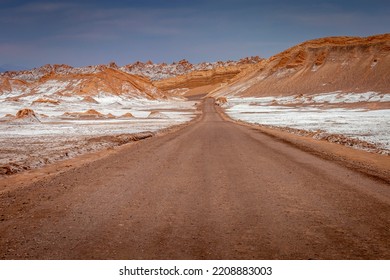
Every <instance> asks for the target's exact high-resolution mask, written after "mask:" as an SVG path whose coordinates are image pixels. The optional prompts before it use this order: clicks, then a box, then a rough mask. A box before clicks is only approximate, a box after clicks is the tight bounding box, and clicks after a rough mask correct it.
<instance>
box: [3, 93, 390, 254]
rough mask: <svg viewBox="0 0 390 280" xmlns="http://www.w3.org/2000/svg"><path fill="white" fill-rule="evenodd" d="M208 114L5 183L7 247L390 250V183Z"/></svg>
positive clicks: (61, 250) (55, 250) (42, 250)
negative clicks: (52, 172) (54, 171)
mask: <svg viewBox="0 0 390 280" xmlns="http://www.w3.org/2000/svg"><path fill="white" fill-rule="evenodd" d="M203 112H204V113H203V115H202V118H201V120H199V121H198V122H195V123H193V124H191V125H189V126H187V127H185V128H184V129H181V130H180V131H177V132H174V133H171V134H167V135H165V136H162V137H153V138H150V139H147V140H144V141H142V142H139V143H136V144H134V145H131V146H129V147H127V148H125V149H123V150H122V152H121V153H120V154H116V155H109V156H108V157H105V158H103V159H101V160H98V161H95V162H92V163H89V164H85V165H84V166H82V167H80V168H76V169H74V170H69V171H67V172H65V173H63V174H60V175H57V176H54V177H49V178H48V179H45V180H42V181H40V182H36V183H31V184H28V185H25V186H23V187H19V188H14V189H12V190H10V191H9V192H3V193H2V194H1V196H0V208H1V209H0V257H1V258H3V259H15V258H16V259H24V258H26V259H361V258H363V259H390V242H389V240H390V187H389V185H388V184H386V183H383V182H381V181H375V180H374V179H371V178H369V177H366V176H364V175H363V174H360V173H357V172H355V171H352V170H350V169H347V168H345V167H342V166H341V165H339V164H336V163H333V162H331V161H327V160H324V159H321V158H319V157H317V156H314V155H311V154H309V153H306V152H303V151H301V150H299V149H297V148H295V147H293V146H291V145H288V144H286V143H284V142H282V141H277V140H275V139H273V138H271V137H269V136H267V135H264V134H262V133H259V132H258V131H256V130H254V129H251V128H249V127H245V126H240V125H237V124H234V123H231V122H228V121H224V120H223V119H222V118H221V117H220V116H219V114H218V113H217V112H216V111H215V108H214V106H213V102H212V100H207V101H206V102H205V104H204V106H203Z"/></svg>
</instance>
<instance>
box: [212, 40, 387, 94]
mask: <svg viewBox="0 0 390 280" xmlns="http://www.w3.org/2000/svg"><path fill="white" fill-rule="evenodd" d="M389 69H390V34H383V35H376V36H371V37H367V38H360V37H328V38H321V39H316V40H311V41H307V42H304V43H302V44H299V45H297V46H294V47H292V48H289V49H287V50H285V51H283V52H281V53H279V54H277V55H275V56H273V57H271V58H269V59H267V60H263V61H262V62H261V63H259V64H257V65H255V67H253V68H252V69H248V70H247V71H243V72H242V73H240V74H239V75H237V76H236V77H235V78H234V79H233V80H232V81H231V82H230V83H229V84H228V85H226V86H223V87H221V88H220V89H218V90H216V91H214V92H213V93H212V95H214V96H220V95H236V96H270V95H294V94H313V93H324V92H333V91H343V92H367V91H375V92H381V93H388V92H389V88H390V75H389Z"/></svg>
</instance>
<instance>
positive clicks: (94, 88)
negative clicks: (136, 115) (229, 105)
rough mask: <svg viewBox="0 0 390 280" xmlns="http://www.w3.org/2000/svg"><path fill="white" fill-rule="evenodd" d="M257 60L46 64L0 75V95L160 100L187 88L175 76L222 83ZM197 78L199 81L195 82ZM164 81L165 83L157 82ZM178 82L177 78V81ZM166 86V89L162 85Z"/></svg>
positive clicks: (256, 58)
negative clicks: (119, 96)
mask: <svg viewBox="0 0 390 280" xmlns="http://www.w3.org/2000/svg"><path fill="white" fill-rule="evenodd" d="M258 61H260V59H259V58H258V57H253V58H245V59H242V60H240V61H227V62H221V61H219V62H214V63H199V64H191V63H190V62H188V61H186V60H181V61H179V62H177V63H176V62H174V63H172V64H166V63H161V64H154V63H152V62H151V61H148V62H146V63H142V62H136V63H134V64H129V65H126V66H123V67H118V66H117V65H116V64H115V63H110V64H108V65H96V66H87V67H78V68H75V67H71V66H68V65H63V64H62V65H50V64H48V65H44V66H42V67H39V68H34V69H32V70H25V71H8V72H5V73H0V95H3V97H4V96H6V98H8V99H10V98H11V99H14V100H17V99H18V98H20V97H26V96H35V95H37V97H39V98H43V97H45V98H48V97H50V98H54V99H56V96H62V97H63V96H68V97H71V96H83V97H85V98H86V99H87V100H92V99H91V97H93V96H95V95H99V94H106V95H125V96H127V97H144V98H149V99H159V98H165V97H167V95H168V97H169V95H172V94H173V93H172V92H169V93H168V92H166V90H168V89H172V88H177V87H183V86H186V84H185V83H182V82H179V83H178V84H177V85H176V84H174V85H173V86H172V82H171V81H170V79H175V78H176V77H177V76H180V75H188V74H189V73H196V74H194V77H195V80H197V81H195V82H192V84H199V83H201V84H208V83H214V82H215V81H216V80H217V81H220V80H221V77H219V76H223V78H222V80H223V81H226V80H228V79H230V78H232V77H234V76H235V75H236V74H238V73H239V72H240V71H239V69H240V68H242V67H243V65H250V64H254V63H256V62H258ZM210 71H211V72H210ZM199 73H200V74H199ZM203 76H204V77H203ZM196 77H198V78H196ZM199 77H200V80H202V81H201V82H199V81H198V80H199ZM164 79H167V80H168V81H167V82H166V83H164V82H163V83H158V82H159V81H162V80H164ZM181 80H182V78H179V80H178V81H181ZM165 84H168V85H169V86H164V85H165ZM192 84H191V85H192Z"/></svg>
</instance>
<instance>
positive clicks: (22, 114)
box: [16, 108, 36, 119]
mask: <svg viewBox="0 0 390 280" xmlns="http://www.w3.org/2000/svg"><path fill="white" fill-rule="evenodd" d="M30 117H34V118H36V115H35V112H34V111H33V110H31V109H28V108H24V109H21V110H19V111H18V112H17V113H16V118H17V119H24V118H30Z"/></svg>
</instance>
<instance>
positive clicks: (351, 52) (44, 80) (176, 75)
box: [0, 34, 390, 102]
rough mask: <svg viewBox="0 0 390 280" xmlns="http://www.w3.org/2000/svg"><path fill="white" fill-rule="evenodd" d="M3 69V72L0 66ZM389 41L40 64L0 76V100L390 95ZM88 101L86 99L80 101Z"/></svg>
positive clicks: (328, 41) (331, 41)
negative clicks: (211, 57)
mask: <svg viewBox="0 0 390 280" xmlns="http://www.w3.org/2000/svg"><path fill="white" fill-rule="evenodd" d="M2 68H4V66H2ZM389 69H390V34H382V35H375V36H371V37H366V38H360V37H327V38H321V39H315V40H310V41H307V42H303V43H301V44H299V45H297V46H294V47H291V48H289V49H287V50H285V51H283V52H281V53H279V54H277V55H275V56H272V57H270V58H268V59H262V58H260V57H248V58H244V59H241V60H239V61H225V62H223V61H219V62H204V63H198V64H192V63H190V62H188V61H187V60H184V59H183V60H181V61H179V62H175V63H172V64H166V63H153V62H151V61H148V62H145V63H143V62H136V63H133V64H128V65H125V66H121V67H119V66H117V65H116V64H115V63H114V62H112V63H110V64H107V65H94V66H86V67H71V66H68V65H50V64H47V65H44V66H42V67H39V68H34V69H32V70H23V71H8V72H6V73H0V97H1V96H3V97H4V98H6V99H7V100H14V101H16V102H17V100H18V99H22V100H23V98H27V97H28V98H30V97H34V98H51V99H52V100H57V99H63V98H65V97H69V98H71V97H79V98H84V99H85V98H86V100H88V99H89V100H91V99H90V98H91V97H93V96H97V95H102V94H103V95H115V96H126V97H127V98H148V99H160V98H170V97H180V96H183V95H184V96H188V95H191V94H198V93H203V94H204V93H209V95H211V96H232V95H233V96H269V95H297V94H314V93H323V92H333V91H346V92H351V93H352V92H356V93H358V92H367V91H376V92H379V93H390V75H389V74H390V72H389ZM87 97H88V98H87Z"/></svg>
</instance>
